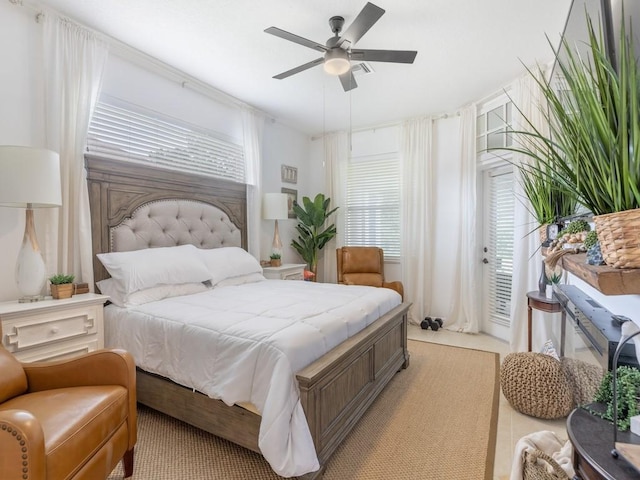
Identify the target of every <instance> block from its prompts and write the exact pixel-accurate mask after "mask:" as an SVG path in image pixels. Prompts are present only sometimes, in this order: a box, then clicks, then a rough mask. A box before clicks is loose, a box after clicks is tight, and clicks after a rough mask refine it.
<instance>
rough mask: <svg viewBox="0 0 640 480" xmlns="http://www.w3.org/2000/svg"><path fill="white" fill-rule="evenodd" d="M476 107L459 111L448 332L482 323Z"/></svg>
mask: <svg viewBox="0 0 640 480" xmlns="http://www.w3.org/2000/svg"><path fill="white" fill-rule="evenodd" d="M475 128H476V108H475V105H472V106H469V107H466V108H464V109H463V110H462V111H461V112H460V133H459V138H460V157H459V162H460V209H459V215H458V216H457V218H451V219H449V223H448V228H451V229H453V231H454V236H455V238H457V240H458V244H457V248H456V256H455V267H454V277H453V285H452V292H453V299H452V300H453V304H452V305H451V310H450V313H449V315H448V318H449V321H448V322H447V323H446V324H445V328H447V329H448V330H456V331H459V332H468V333H477V332H478V331H479V327H480V322H479V318H478V315H479V313H480V307H479V297H478V293H477V291H478V283H477V280H478V273H479V272H478V256H477V253H478V252H477V251H476V250H477V246H476V238H477V232H476V211H477V207H476V129H475Z"/></svg>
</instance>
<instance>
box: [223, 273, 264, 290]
mask: <svg viewBox="0 0 640 480" xmlns="http://www.w3.org/2000/svg"><path fill="white" fill-rule="evenodd" d="M263 280H266V278H264V275H262V274H261V273H249V274H247V275H238V276H237V277H232V278H227V279H225V280H222V281H220V282H218V283H217V284H216V287H229V286H235V285H244V284H245V283H254V282H261V281H263Z"/></svg>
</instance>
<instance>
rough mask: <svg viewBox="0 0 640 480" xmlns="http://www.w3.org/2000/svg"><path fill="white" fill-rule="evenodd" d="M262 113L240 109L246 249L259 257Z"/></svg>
mask: <svg viewBox="0 0 640 480" xmlns="http://www.w3.org/2000/svg"><path fill="white" fill-rule="evenodd" d="M263 130H264V115H262V114H261V113H260V112H257V111H255V110H252V109H249V108H243V109H242V131H243V134H244V159H245V165H246V169H247V173H246V176H247V178H246V183H247V236H248V238H247V244H248V245H247V246H248V248H247V251H248V252H249V253H250V254H252V255H253V256H254V257H256V258H258V259H259V258H260V226H261V212H262V167H261V165H262V134H263Z"/></svg>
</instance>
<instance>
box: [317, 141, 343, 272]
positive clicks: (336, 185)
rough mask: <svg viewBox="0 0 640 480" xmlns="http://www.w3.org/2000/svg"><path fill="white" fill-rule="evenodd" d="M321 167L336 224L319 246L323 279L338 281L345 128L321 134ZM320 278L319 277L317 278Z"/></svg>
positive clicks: (341, 229) (341, 242)
mask: <svg viewBox="0 0 640 480" xmlns="http://www.w3.org/2000/svg"><path fill="white" fill-rule="evenodd" d="M323 148H324V171H325V186H326V187H325V189H326V193H325V196H328V197H329V198H331V206H330V208H335V207H338V210H337V212H336V213H335V214H334V215H333V216H332V217H330V218H329V221H330V222H331V221H333V222H334V223H335V225H336V229H337V231H338V234H337V235H336V236H335V237H334V238H333V239H332V240H331V241H330V242H328V243H327V244H326V245H325V246H324V248H323V249H322V251H323V252H324V253H323V260H322V266H323V269H322V279H321V280H322V281H323V282H325V283H335V282H337V281H338V272H337V265H336V248H338V247H341V246H343V245H344V241H343V240H344V216H345V213H346V212H345V209H346V206H345V201H344V200H345V198H346V195H345V187H346V178H347V162H348V161H349V155H350V152H351V135H350V134H349V133H347V132H336V133H330V134H327V135H325V136H324V145H323ZM318 280H320V279H318Z"/></svg>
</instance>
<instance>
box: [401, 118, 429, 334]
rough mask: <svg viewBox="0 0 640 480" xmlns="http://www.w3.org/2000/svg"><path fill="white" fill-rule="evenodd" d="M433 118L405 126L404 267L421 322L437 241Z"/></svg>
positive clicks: (414, 314)
mask: <svg viewBox="0 0 640 480" xmlns="http://www.w3.org/2000/svg"><path fill="white" fill-rule="evenodd" d="M432 137H433V119H432V118H431V117H421V118H416V119H411V120H407V121H405V122H404V123H403V125H402V140H401V145H400V151H401V155H402V211H401V220H400V225H401V229H402V245H401V267H402V283H403V285H404V294H405V295H404V296H405V301H408V302H412V303H413V305H412V307H411V310H410V311H409V320H410V321H411V322H412V323H416V324H419V323H420V322H421V321H422V319H423V318H424V316H425V315H426V312H428V311H429V308H430V306H431V292H432V281H433V280H432V263H433V251H434V246H435V245H434V244H435V239H434V236H435V232H434V229H433V224H434V209H435V205H434V200H433V199H434V190H435V183H436V179H435V178H434V176H433V155H432Z"/></svg>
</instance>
